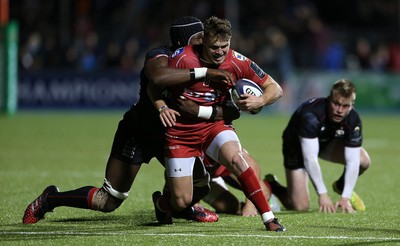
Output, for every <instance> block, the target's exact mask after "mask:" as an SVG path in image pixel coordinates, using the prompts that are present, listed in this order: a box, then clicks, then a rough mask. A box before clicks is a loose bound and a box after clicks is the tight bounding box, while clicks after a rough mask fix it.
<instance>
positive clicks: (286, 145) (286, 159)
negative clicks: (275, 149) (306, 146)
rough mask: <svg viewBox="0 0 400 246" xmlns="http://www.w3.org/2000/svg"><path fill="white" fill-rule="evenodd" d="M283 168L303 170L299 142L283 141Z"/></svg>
mask: <svg viewBox="0 0 400 246" xmlns="http://www.w3.org/2000/svg"><path fill="white" fill-rule="evenodd" d="M282 154H283V166H284V167H285V168H286V169H289V170H295V169H299V168H304V161H303V153H302V152H301V146H300V143H299V142H289V141H287V140H286V141H285V139H283V144H282Z"/></svg>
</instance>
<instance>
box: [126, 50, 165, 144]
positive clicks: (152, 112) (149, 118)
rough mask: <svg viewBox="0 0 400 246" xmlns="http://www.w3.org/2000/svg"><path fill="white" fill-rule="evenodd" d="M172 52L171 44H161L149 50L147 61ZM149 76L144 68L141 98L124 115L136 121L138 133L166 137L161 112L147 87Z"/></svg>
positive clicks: (141, 76) (141, 80)
mask: <svg viewBox="0 0 400 246" xmlns="http://www.w3.org/2000/svg"><path fill="white" fill-rule="evenodd" d="M170 53H171V51H170V49H169V46H160V47H157V48H153V49H151V50H149V51H148V52H147V54H146V59H145V62H147V61H149V60H151V59H154V58H156V57H158V56H160V55H162V56H169V55H170ZM148 84H149V78H148V77H147V76H146V74H145V72H144V69H142V70H141V72H140V92H139V95H140V99H139V101H138V102H137V103H136V104H134V105H132V107H131V109H130V110H129V111H128V112H126V113H125V116H124V117H129V118H131V119H132V120H134V121H135V123H136V124H135V125H136V130H137V132H138V134H140V135H142V136H144V137H150V138H164V130H165V128H164V126H163V125H162V123H161V120H160V117H159V112H158V111H157V109H156V108H155V107H154V105H153V103H152V102H151V100H150V98H149V96H148V94H147V91H146V88H147V85H148Z"/></svg>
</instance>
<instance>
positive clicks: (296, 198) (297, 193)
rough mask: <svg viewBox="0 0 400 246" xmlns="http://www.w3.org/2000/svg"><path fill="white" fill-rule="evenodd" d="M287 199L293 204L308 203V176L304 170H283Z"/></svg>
mask: <svg viewBox="0 0 400 246" xmlns="http://www.w3.org/2000/svg"><path fill="white" fill-rule="evenodd" d="M285 173H286V183H287V189H288V197H289V199H290V200H291V201H292V202H293V203H299V202H301V203H303V202H305V201H308V198H309V197H308V175H307V172H306V170H305V169H304V168H299V169H294V170H290V169H285Z"/></svg>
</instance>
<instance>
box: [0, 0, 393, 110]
mask: <svg viewBox="0 0 400 246" xmlns="http://www.w3.org/2000/svg"><path fill="white" fill-rule="evenodd" d="M2 1H3V0H2ZM399 13H400V1H399V0H385V1H381V0H355V1H345V0H338V1H328V2H326V1H312V0H297V1H296V0H269V1H244V0H225V1H212V0H196V1H192V0H179V1H161V0H148V1H145V0H137V1H123V0H115V1H111V0H109V1H108V0H79V1H78V0H60V1H53V0H41V1H39V0H19V1H10V2H9V20H10V22H14V23H16V24H17V27H18V41H17V44H18V56H17V58H18V76H17V77H18V78H17V80H18V82H17V84H18V107H19V109H21V110H23V109H71V108H74V109H77V108H78V109H81V108H85V109H87V108H89V109H110V108H111V109H126V108H127V107H129V106H130V105H131V103H132V101H133V102H134V101H136V100H137V99H138V90H139V72H140V69H141V67H142V65H143V60H144V56H145V53H146V51H147V50H148V49H149V48H151V47H154V46H156V45H159V44H161V43H169V39H168V27H169V24H170V22H171V21H172V20H173V19H174V18H177V17H180V16H184V15H194V16H197V17H199V18H200V19H202V20H204V19H205V18H207V17H209V16H211V15H216V16H219V17H224V18H228V19H229V20H230V21H231V22H232V25H233V28H234V37H233V40H232V47H233V48H234V49H236V50H238V51H239V52H241V53H243V54H244V55H246V56H248V57H251V58H252V59H253V60H254V61H256V62H257V63H258V64H259V65H260V66H261V67H262V68H263V69H264V70H265V71H266V72H267V73H269V74H271V75H272V76H273V77H274V78H275V79H276V80H277V81H278V82H279V83H280V84H281V85H282V86H283V88H284V91H285V97H284V98H283V99H282V100H280V101H279V102H278V103H277V104H276V105H273V106H272V107H269V108H268V109H267V110H264V111H263V112H267V111H279V112H290V111H291V110H292V109H293V108H294V107H295V106H296V105H297V104H298V103H299V102H300V101H302V100H303V99H305V98H308V97H311V96H321V95H325V94H326V93H327V90H328V89H329V86H330V85H331V83H332V82H333V81H335V80H336V79H339V78H343V77H346V78H349V79H352V80H353V81H354V82H355V83H356V85H357V87H358V99H357V105H356V106H357V107H358V109H360V110H366V111H373V112H378V111H379V112H382V111H388V112H400V14H399ZM3 39H4V37H3ZM2 41H4V40H2ZM2 43H3V42H2ZM0 56H1V55H0ZM1 88H2V87H0V92H1ZM3 90H4V86H3ZM1 94H2V95H3V94H4V93H3V92H2V93H1ZM3 97H4V95H3Z"/></svg>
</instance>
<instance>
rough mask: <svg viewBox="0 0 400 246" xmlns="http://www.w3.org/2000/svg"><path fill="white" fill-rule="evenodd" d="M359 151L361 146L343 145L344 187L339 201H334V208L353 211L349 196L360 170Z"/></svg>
mask: <svg viewBox="0 0 400 246" xmlns="http://www.w3.org/2000/svg"><path fill="white" fill-rule="evenodd" d="M360 151H361V147H347V146H345V147H344V158H345V163H346V169H345V174H344V188H343V191H342V195H341V197H340V199H339V201H338V202H337V203H336V206H335V207H336V208H338V207H341V208H342V211H343V212H348V213H352V212H354V209H353V207H352V206H351V204H350V198H351V195H352V193H353V190H354V187H355V186H356V182H357V179H358V173H359V171H360Z"/></svg>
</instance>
